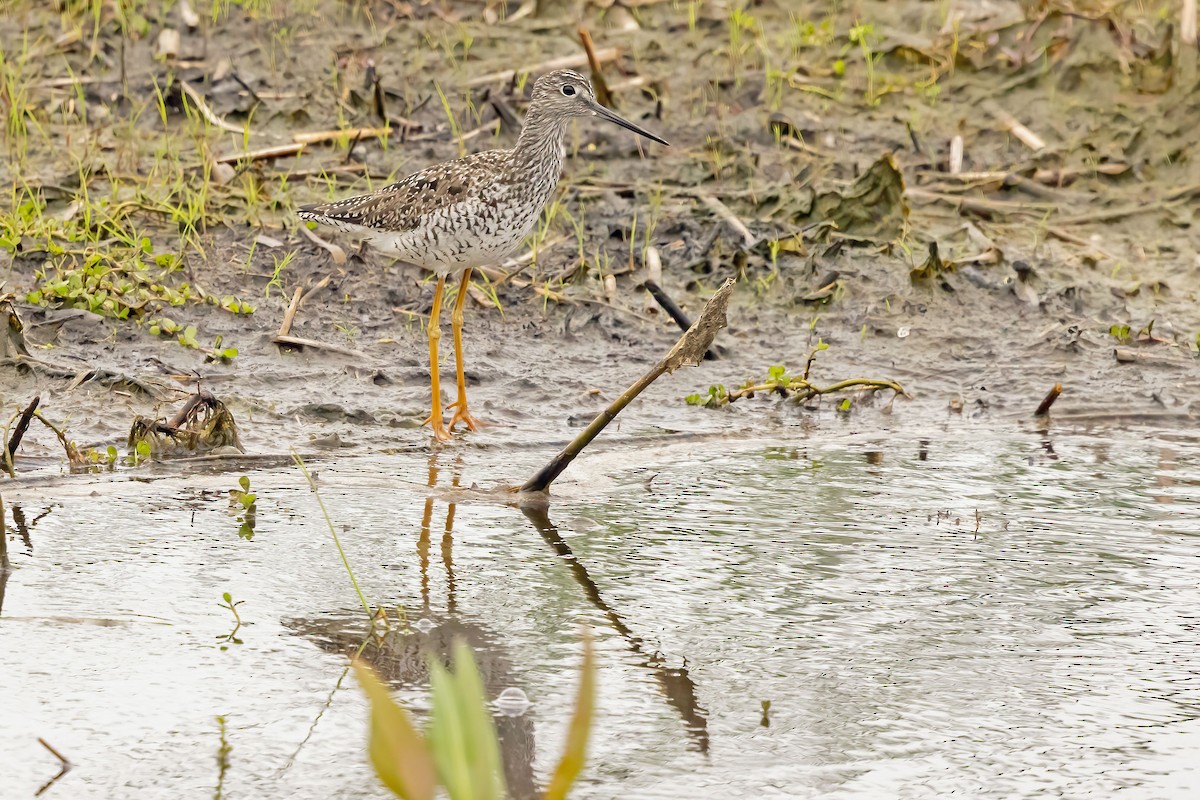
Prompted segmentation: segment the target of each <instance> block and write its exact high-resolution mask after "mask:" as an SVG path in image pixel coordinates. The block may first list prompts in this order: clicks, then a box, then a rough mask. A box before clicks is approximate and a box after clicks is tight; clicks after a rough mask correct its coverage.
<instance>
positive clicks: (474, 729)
mask: <svg viewBox="0 0 1200 800" xmlns="http://www.w3.org/2000/svg"><path fill="white" fill-rule="evenodd" d="M354 670H355V673H356V675H357V676H358V682H359V684H360V685H361V686H362V688H363V692H365V693H366V695H367V700H368V702H369V703H370V706H371V721H370V734H369V742H368V750H369V754H370V757H371V764H372V766H374V768H375V773H376V774H377V775H378V776H379V779H380V780H381V781H383V784H384V785H385V786H386V787H387V788H388V789H389V790H391V792H392V793H393V794H394V795H396V796H397V797H399V798H402V800H433V798H434V797H435V795H436V794H437V789H438V787H439V786H441V787H443V788H444V789H445V792H446V794H447V795H448V796H449V798H450V800H503V798H504V797H505V796H506V793H505V788H504V776H503V770H502V769H501V761H500V744H499V741H498V739H497V738H496V729H495V726H494V725H493V724H492V717H491V713H490V712H489V710H488V706H487V698H486V695H485V693H484V688H483V680H482V679H481V678H480V676H479V669H478V667H476V665H475V658H474V656H473V655H472V653H471V649H470V648H469V647H468V646H467V645H466V644H465V643H463V642H461V641H460V642H457V643H456V644H455V646H454V654H453V669H452V670H450V671H448V670H446V668H445V667H443V666H442V665H441V664H440V663H438V662H436V661H433V662H431V663H430V676H431V684H432V692H433V715H432V719H431V721H430V725H429V729H428V730H427V731H426V732H425V733H424V734H422V733H421V732H420V731H419V730H418V729H417V727H416V726H415V725H414V724H413V722H412V719H411V718H410V717H409V715H408V713H407V712H406V711H405V710H404V709H403V708H401V707H400V706H399V705H397V704H396V701H394V700H393V699H392V697H391V695H390V694H389V693H388V690H387V687H386V686H384V685H383V683H381V682H380V680H379V679H378V678H377V677H376V676H375V673H374V672H373V671H372V670H371V668H370V667H369V666H367V665H366V664H364V663H363V662H361V661H355V662H354ZM595 706H596V665H595V654H594V652H593V649H592V643H591V639H590V637H589V638H585V639H584V649H583V665H582V668H581V674H580V681H579V694H578V696H577V698H576V701H575V711H574V714H573V715H572V717H571V723H570V727H569V728H568V731H567V742H566V746H565V748H564V751H563V755H562V758H560V759H559V761H558V765H557V766H556V767H555V768H554V773H553V774H552V775H551V777H550V782H549V784H548V785H547V787H546V791H545V793H544V794H543V795H542V797H543V800H564V799H565V798H566V796H567V793H568V791H569V790H570V788H571V786H572V785H574V783H575V781H576V779H578V777H579V774H580V773H581V772H582V771H583V764H584V760H585V757H586V754H587V742H588V735H589V733H590V731H591V727H592V721H593V718H594V716H595Z"/></svg>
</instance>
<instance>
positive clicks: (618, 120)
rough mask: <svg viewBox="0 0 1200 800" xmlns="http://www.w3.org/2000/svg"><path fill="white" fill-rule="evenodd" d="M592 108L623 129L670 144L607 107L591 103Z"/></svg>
mask: <svg viewBox="0 0 1200 800" xmlns="http://www.w3.org/2000/svg"><path fill="white" fill-rule="evenodd" d="M592 109H593V110H594V111H595V112H596V114H598V115H599V116H601V117H603V118H604V119H606V120H608V121H609V122H612V123H615V124H617V125H620V126H621V127H622V128H624V129H625V130H628V131H633V132H634V133H636V134H637V135H638V136H645V137H646V138H647V139H650V140H651V141H654V142H658V143H659V144H665V145H667V147H670V146H671V145H670V143H669V142H667V140H666V139H662V138H659V137H658V136H655V135H654V134H653V133H651V132H650V131H648V130H646V129H644V128H639V127H638V126H637V125H634V124H633V123H632V122H630V121H629V120H627V119H625V118H623V117H621V116H619V115H617V114H615V113H613V112H612V111H609V110H608V109H607V108H605V107H604V106H602V105H600V104H599V103H593V104H592Z"/></svg>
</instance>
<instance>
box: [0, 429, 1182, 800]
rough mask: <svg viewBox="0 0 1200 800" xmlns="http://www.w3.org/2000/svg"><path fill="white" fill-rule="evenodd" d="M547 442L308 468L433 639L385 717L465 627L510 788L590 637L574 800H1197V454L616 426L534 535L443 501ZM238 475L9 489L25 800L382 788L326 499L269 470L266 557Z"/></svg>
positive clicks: (544, 738) (16, 716) (1092, 444)
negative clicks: (587, 717) (592, 655)
mask: <svg viewBox="0 0 1200 800" xmlns="http://www.w3.org/2000/svg"><path fill="white" fill-rule="evenodd" d="M545 455H546V454H544V453H541V452H533V451H528V452H517V453H515V454H513V453H511V452H499V451H497V450H492V449H486V448H484V449H477V448H470V447H463V448H459V449H455V450H452V451H448V452H446V453H443V454H442V455H441V457H440V458H438V459H437V460H436V461H435V462H433V465H432V470H431V462H430V459H429V457H428V456H425V455H397V456H390V457H383V456H379V457H373V458H362V459H347V460H341V461H336V462H325V463H314V464H313V465H311V466H312V467H313V469H315V470H316V471H317V472H318V476H319V482H320V485H321V487H322V490H321V493H322V497H323V498H324V500H325V502H326V504H327V506H328V507H329V510H330V513H331V514H332V516H333V519H334V520H335V524H336V525H337V527H338V530H339V531H344V533H343V542H344V544H345V546H346V551H347V555H348V557H349V559H350V561H351V563H352V564H353V565H354V567H355V570H356V573H357V576H358V579H359V582H360V583H361V585H362V588H363V591H364V593H365V594H366V596H367V597H368V598H369V599H370V600H371V601H372V602H376V603H383V604H385V605H388V606H392V607H397V608H400V609H403V612H404V614H405V616H406V618H407V620H408V621H409V623H412V624H413V625H412V627H411V628H409V629H407V630H404V631H399V630H398V631H396V632H394V633H392V634H391V635H389V636H388V637H387V638H386V639H385V640H384V641H382V642H379V641H377V642H371V643H368V645H367V648H366V650H365V654H366V655H367V656H368V657H369V658H371V659H372V660H374V661H375V663H376V665H377V667H378V668H379V669H380V670H381V671H382V672H384V673H385V674H386V675H387V676H388V677H389V678H391V679H392V681H393V685H394V686H395V687H396V688H397V691H398V694H399V696H400V697H401V698H402V699H403V700H404V701H405V702H407V703H408V704H409V705H410V706H411V707H413V708H415V709H418V710H421V709H424V708H425V706H426V702H427V700H426V691H427V685H426V683H425V674H424V670H425V667H424V664H425V657H426V654H427V653H428V652H429V651H430V650H433V651H435V652H441V651H443V650H444V648H445V646H446V645H447V643H448V642H450V641H451V640H453V639H454V638H455V637H459V636H461V637H465V638H466V639H467V640H468V641H469V642H470V643H472V645H474V646H475V647H476V648H477V650H478V658H479V660H480V661H481V666H482V668H483V671H484V674H485V679H486V681H487V683H488V688H489V692H490V693H491V695H492V696H493V697H495V696H496V695H498V694H499V693H500V691H501V690H503V689H504V688H507V687H519V688H521V689H523V690H524V691H525V692H526V693H527V694H528V696H529V698H530V700H531V701H532V706H531V708H530V710H529V711H528V712H527V713H526V714H525V715H523V716H520V717H515V718H509V717H504V718H500V722H501V729H502V733H503V737H504V743H505V759H506V767H507V770H508V775H509V783H510V786H511V787H512V788H513V790H514V794H516V795H518V796H529V795H530V794H531V793H532V792H533V791H534V788H533V787H534V786H535V785H536V784H537V782H538V781H539V780H541V779H544V777H545V775H546V773H547V770H548V769H549V768H550V767H551V766H552V764H553V762H554V759H555V758H556V755H557V752H558V750H559V748H560V746H561V740H562V735H563V731H564V723H565V720H566V717H567V715H568V713H569V709H570V704H571V701H572V698H573V692H574V687H575V682H576V674H577V673H576V670H577V667H578V661H579V654H580V644H579V642H580V628H581V624H582V623H587V624H588V625H589V626H590V627H591V629H592V631H593V632H594V633H595V635H596V637H597V644H598V650H599V655H600V665H601V672H600V687H601V697H600V709H601V713H602V717H601V720H600V722H599V724H598V726H597V728H596V730H595V732H594V738H593V741H592V746H591V757H590V760H589V768H588V770H587V772H586V773H585V780H584V783H583V785H581V786H580V787H579V789H578V791H577V792H576V794H575V796H576V797H580V798H611V797H630V798H678V797H699V798H727V797H746V796H751V795H752V794H753V795H754V796H759V797H945V796H949V795H951V794H952V793H957V794H958V795H961V796H968V797H981V796H996V797H1013V796H1028V797H1035V796H1036V797H1044V796H1051V795H1057V796H1064V797H1082V796H1106V795H1108V794H1110V793H1112V792H1115V791H1117V790H1126V791H1125V792H1123V794H1122V796H1133V797H1185V796H1190V790H1191V787H1192V786H1194V785H1195V784H1196V782H1197V781H1198V780H1200V768H1197V766H1196V763H1197V760H1196V758H1195V753H1196V752H1200V666H1197V664H1198V662H1197V660H1196V658H1195V652H1196V644H1195V639H1196V635H1197V629H1198V628H1200V616H1198V612H1197V608H1200V588H1198V586H1200V560H1198V559H1197V557H1196V554H1195V546H1196V543H1197V539H1196V536H1195V534H1197V533H1200V438H1198V437H1196V436H1195V435H1191V434H1180V433H1178V432H1155V431H1135V432H1104V431H1102V432H1088V431H1082V430H1077V431H1073V432H1061V433H1051V434H1042V433H1038V432H1034V431H1019V430H1013V429H1008V430H1006V431H1004V432H1002V433H998V432H996V431H995V430H986V429H983V428H982V427H981V426H974V425H972V423H971V422H970V421H968V420H961V421H959V420H956V421H952V422H951V423H948V424H947V425H946V426H943V427H939V428H938V429H936V430H931V431H928V432H912V431H908V430H904V431H896V432H891V433H874V434H854V433H851V432H844V433H840V434H832V435H831V434H830V433H829V432H828V431H826V432H823V433H821V434H820V435H818V436H814V437H812V438H808V437H807V435H805V434H801V433H799V432H792V433H789V434H788V438H787V439H786V440H785V441H781V440H778V439H777V440H774V441H766V440H763V441H738V442H731V441H728V440H725V439H717V440H714V439H708V440H688V441H683V442H677V443H658V444H651V445H639V446H638V447H637V448H636V449H635V448H634V447H632V446H631V445H630V443H629V441H628V440H626V441H625V442H624V443H621V442H616V443H613V442H610V443H608V444H607V445H606V446H605V448H604V449H600V450H596V451H589V453H588V454H587V455H586V456H585V457H584V458H583V459H582V460H581V462H580V463H579V464H577V465H575V466H574V467H572V469H571V471H569V472H568V473H567V476H566V479H568V480H566V482H565V483H564V484H563V485H562V486H561V487H559V488H558V489H557V493H556V502H555V504H554V505H553V506H552V507H551V509H550V513H549V517H548V518H547V519H536V518H534V519H527V518H526V517H525V516H524V515H523V514H522V513H521V512H519V511H518V510H515V509H512V508H507V507H503V506H499V505H495V504H490V503H487V502H482V501H478V502H459V503H457V504H450V503H448V502H447V496H446V495H445V494H443V490H444V487H448V486H450V485H451V483H454V482H457V484H459V485H461V486H463V487H469V486H471V485H472V484H474V483H478V484H479V485H481V486H489V485H494V484H497V483H504V482H512V481H513V480H515V479H520V478H522V477H524V476H525V475H526V474H528V473H529V472H531V471H532V470H533V469H534V468H535V467H536V466H539V465H540V462H541V461H542V460H544V458H545ZM431 473H432V474H431ZM240 474H242V471H237V472H232V473H224V474H221V473H219V472H213V471H212V468H211V467H209V468H206V469H200V468H197V467H190V468H184V471H183V473H182V474H181V472H180V468H179V467H178V466H173V467H170V468H167V467H160V468H155V467H149V468H144V469H142V470H138V471H136V472H125V473H122V474H119V475H117V476H115V477H76V478H73V479H70V480H68V481H65V482H62V483H58V484H56V485H55V486H54V487H53V488H50V487H45V486H43V487H36V486H27V487H23V488H22V487H16V488H11V487H10V488H7V489H5V491H4V495H5V500H6V504H7V506H8V510H7V514H8V525H9V535H8V554H9V558H10V561H11V567H12V569H11V571H10V573H9V574H8V577H7V580H6V581H5V582H3V583H0V586H2V588H3V594H2V595H0V601H2V607H0V697H2V698H3V703H2V707H3V725H2V726H0V730H2V732H3V733H2V739H3V741H2V745H3V746H2V747H0V773H2V774H3V775H5V779H4V783H5V786H6V788H5V791H4V797H6V798H7V797H10V796H11V797H30V796H32V795H33V793H34V792H35V791H37V789H38V788H39V787H40V786H41V785H42V784H43V783H45V782H46V781H47V780H49V779H50V778H51V777H52V776H53V775H54V774H55V772H56V771H57V769H58V764H57V762H56V761H55V759H54V758H53V757H52V756H51V755H50V754H49V753H48V752H46V751H45V750H43V749H42V748H41V746H40V745H38V743H37V737H39V736H41V737H44V738H45V739H46V740H47V741H48V742H49V743H50V744H52V745H54V746H55V747H56V748H58V749H59V750H60V751H61V752H62V753H63V754H64V755H65V756H67V757H68V758H69V759H70V760H71V761H72V762H73V763H74V768H73V769H72V770H71V771H70V772H69V773H68V774H66V775H65V776H63V777H62V778H61V779H60V780H59V781H58V782H57V783H56V784H55V785H53V786H52V787H51V788H50V789H49V790H48V791H47V792H46V794H45V795H43V796H47V797H55V796H58V797H71V798H114V797H121V798H159V797H163V796H168V795H169V796H177V797H205V796H212V795H213V794H214V792H215V790H216V788H217V786H218V782H220V783H221V787H222V790H223V792H224V796H226V797H255V798H288V799H289V800H305V799H306V798H331V797H332V798H366V797H384V796H385V794H384V792H383V791H382V790H381V789H379V788H378V787H377V786H376V785H375V782H374V779H373V778H372V777H371V775H370V772H369V767H368V766H367V764H366V762H365V757H364V753H363V743H364V710H365V709H364V704H363V700H362V698H361V696H360V694H359V692H358V691H357V689H356V688H355V687H354V683H353V680H352V679H351V678H349V677H346V678H345V679H344V680H342V678H343V677H344V668H345V664H346V659H345V656H344V653H345V652H353V651H354V650H355V649H356V648H358V647H359V646H360V645H361V643H362V641H363V638H364V633H365V628H366V626H365V625H364V623H363V613H362V611H361V608H359V607H358V606H357V598H356V596H355V595H354V593H353V590H352V588H351V587H350V585H349V582H348V580H347V578H346V576H345V572H344V570H343V568H342V566H341V563H340V561H339V559H338V557H337V554H336V551H335V549H334V548H333V545H332V542H331V540H330V537H329V534H328V531H327V529H326V528H325V523H324V520H323V518H322V516H321V513H320V510H319V508H318V507H317V505H316V503H315V500H314V498H313V495H312V494H311V493H310V492H309V491H308V489H307V487H305V486H304V484H303V481H302V479H301V478H300V476H299V475H298V473H297V471H296V470H295V469H293V468H290V467H288V468H276V469H262V468H256V467H255V466H254V465H248V466H247V469H246V471H245V474H247V475H249V477H250V479H251V482H252V488H253V490H255V491H256V492H257V493H258V514H257V519H256V524H255V530H254V536H253V539H251V540H247V539H244V538H242V537H240V536H239V534H238V532H239V526H240V523H239V521H238V520H237V519H236V514H235V513H234V512H233V511H231V509H230V508H229V501H228V496H227V490H228V489H230V488H233V487H234V486H235V485H236V478H237V476H238V475H240ZM131 475H136V476H137V477H138V478H144V479H146V478H148V479H149V480H148V481H146V480H136V481H135V480H130V479H129V478H130V476H131ZM429 480H432V481H433V482H434V483H436V484H437V486H438V487H439V488H438V489H436V490H434V491H433V492H430V491H429V490H427V489H426V488H425V486H426V484H427V483H428V482H429ZM431 495H432V499H430V497H431ZM977 511H978V516H977V514H976V512H977ZM18 523H19V524H18ZM22 531H24V532H25V533H26V534H27V538H23V537H22ZM223 592H229V593H231V595H232V597H233V599H234V600H235V601H241V604H240V605H238V606H237V609H238V612H239V614H240V615H241V617H242V619H243V621H244V625H243V626H242V627H241V628H240V629H239V630H238V631H237V633H236V639H237V640H239V641H240V643H235V642H232V641H226V640H224V639H223V638H222V637H225V636H226V635H227V634H229V633H230V632H231V631H232V630H233V627H234V621H233V617H232V614H231V613H230V612H229V610H228V609H223V608H222V607H221V605H220V602H221V595H222V593H223ZM422 620H425V621H427V622H422ZM418 623H419V624H418ZM430 625H432V627H430ZM422 629H425V630H427V632H422ZM339 682H340V683H339ZM339 687H340V688H339ZM763 701H770V707H769V710H768V711H767V713H766V714H765V715H764V710H763ZM218 715H223V716H224V718H225V720H226V735H227V739H228V744H229V746H230V747H231V748H232V749H231V750H230V752H229V754H228V761H229V767H228V770H227V771H226V773H225V774H224V776H223V778H222V777H220V776H219V771H218V762H217V753H218V747H219V735H218V723H217V721H216V717H217V716H218Z"/></svg>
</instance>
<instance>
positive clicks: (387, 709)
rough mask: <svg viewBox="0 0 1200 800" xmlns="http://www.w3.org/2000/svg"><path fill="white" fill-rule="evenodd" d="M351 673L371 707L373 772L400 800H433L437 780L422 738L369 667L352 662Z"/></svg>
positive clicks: (370, 749) (369, 747) (370, 751)
mask: <svg viewBox="0 0 1200 800" xmlns="http://www.w3.org/2000/svg"><path fill="white" fill-rule="evenodd" d="M354 674H355V676H356V677H357V678H358V683H359V685H360V686H362V688H363V691H364V692H365V693H366V695H367V700H368V701H369V702H370V704H371V734H370V743H369V746H368V749H369V753H370V756H371V764H372V765H373V766H374V767H375V773H376V774H377V775H378V776H379V779H380V780H381V781H383V785H384V786H386V787H388V789H391V791H392V793H393V794H395V795H396V796H397V797H399V798H401V800H433V796H434V791H435V790H436V788H437V778H436V777H435V773H434V764H433V759H432V758H431V757H430V755H429V748H428V747H427V746H426V744H425V739H424V738H423V737H422V736H421V734H420V733H418V732H417V729H416V728H415V727H413V724H412V721H411V720H409V718H408V714H407V713H405V711H404V709H402V708H401V707H400V706H398V705H396V701H395V700H393V699H392V696H391V694H390V693H389V692H388V690H387V687H386V686H384V685H383V684H382V683H380V681H379V679H378V678H376V677H375V673H374V672H373V671H372V670H371V668H370V667H369V666H367V665H366V664H364V663H362V662H360V661H355V662H354Z"/></svg>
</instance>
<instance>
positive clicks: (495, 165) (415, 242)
mask: <svg viewBox="0 0 1200 800" xmlns="http://www.w3.org/2000/svg"><path fill="white" fill-rule="evenodd" d="M575 117H599V118H600V119H604V120H608V121H609V122H613V123H616V124H617V125H620V126H621V127H622V128H626V129H628V130H631V131H633V132H634V133H636V134H638V135H639V136H644V137H646V138H647V139H651V140H653V141H655V142H658V143H660V144H667V142H666V141H665V140H663V139H661V138H659V137H658V136H655V135H654V134H652V133H650V132H649V131H646V130H643V129H642V128H639V127H638V126H637V125H634V124H633V123H632V122H630V121H629V120H626V119H623V118H622V117H620V116H619V115H617V114H615V113H613V112H612V111H610V110H609V109H607V108H605V107H604V106H602V105H600V103H598V102H597V101H596V95H595V93H594V92H593V91H592V85H591V83H589V82H588V80H587V79H586V78H584V77H583V76H582V75H580V74H579V73H577V72H572V71H571V70H567V69H561V70H556V71H554V72H548V73H546V74H545V75H543V76H542V77H541V78H539V79H538V80H537V82H536V83H534V84H533V92H532V95H531V97H530V101H529V110H528V112H527V113H526V114H525V122H524V124H523V125H522V126H521V134H520V136H518V137H517V144H516V146H515V147H513V148H512V149H511V150H487V151H485V152H482V153H474V154H472V155H468V156H465V157H463V158H458V159H455V160H453V161H446V162H443V163H441V164H434V165H433V166H432V167H428V168H427V169H423V170H421V171H420V172H416V173H414V174H412V175H409V176H408V177H407V178H404V179H403V180H401V181H398V182H396V183H393V184H391V185H390V186H385V187H383V188H382V189H379V190H378V191H375V192H372V193H371V194H365V195H360V196H358V197H350V198H347V199H345V200H338V201H336V202H332V203H321V204H319V205H312V206H305V207H303V208H301V209H299V212H298V213H299V216H300V218H301V219H305V220H313V221H315V222H319V223H322V224H325V225H331V226H333V227H334V228H337V229H338V230H341V231H345V232H347V233H352V234H356V235H358V236H359V237H361V238H363V239H365V240H366V241H367V242H368V243H369V244H370V245H372V246H373V247H374V248H375V249H376V250H379V251H380V252H382V253H385V254H388V255H393V256H396V257H398V258H400V259H402V260H404V261H407V262H409V263H412V264H416V265H417V266H419V267H424V268H425V269H428V270H431V271H433V272H434V273H436V274H437V286H436V288H435V289H434V290H433V310H432V311H431V312H430V315H429V379H430V380H429V382H430V389H431V391H432V394H433V411H432V413H431V414H430V415H429V419H427V420H426V422H428V423H429V424H430V426H431V427H432V428H433V435H434V437H436V438H437V440H438V441H443V442H444V441H448V440H449V439H450V431H451V430H453V429H454V426H455V425H457V424H458V423H459V422H463V423H465V424H466V426H467V428H468V429H469V430H472V431H473V430H476V429H477V428H478V425H479V422H478V421H477V420H476V419H475V418H474V417H473V416H471V413H470V412H469V411H468V410H467V386H466V379H465V377H464V374H463V348H462V327H463V305H464V303H465V301H466V298H467V287H468V286H470V282H471V272H472V270H474V269H476V268H478V267H483V266H487V265H490V264H496V263H499V262H500V261H502V260H503V259H505V258H508V257H509V256H511V255H512V254H513V253H514V252H516V250H517V249H518V248H519V247H520V246H521V243H522V242H523V241H524V240H525V237H526V236H528V235H529V234H530V232H531V231H532V230H533V228H534V225H536V224H537V220H538V218H539V217H540V216H541V214H542V209H543V208H545V206H546V203H547V202H548V201H549V199H550V195H551V194H553V193H554V189H555V187H556V186H557V185H558V180H559V178H560V177H561V176H562V170H563V162H564V160H565V159H566V154H567V151H566V145H565V143H564V137H565V135H566V128H567V123H568V121H569V120H571V119H572V118H575ZM460 270H461V273H462V279H461V281H460V283H459V288H458V296H457V297H456V298H455V300H454V310H453V311H452V312H451V315H450V321H451V325H452V327H453V331H454V358H455V366H456V371H457V379H458V399H457V400H455V401H454V402H453V403H452V404H451V405H450V406H448V408H447V410H448V409H449V408H453V409H454V415H453V416H452V417H451V418H450V424H449V426H448V427H447V426H446V425H445V423H444V421H443V417H442V400H441V385H440V383H439V376H438V341H439V340H440V339H441V337H442V334H441V330H440V328H439V324H440V317H441V308H442V293H443V292H444V291H445V287H446V276H447V275H449V274H450V273H452V272H455V271H460Z"/></svg>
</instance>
